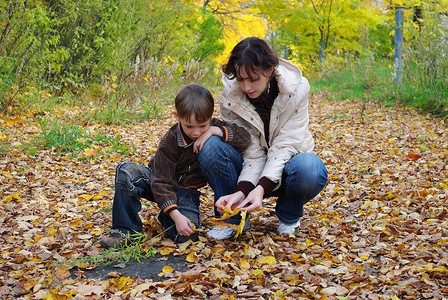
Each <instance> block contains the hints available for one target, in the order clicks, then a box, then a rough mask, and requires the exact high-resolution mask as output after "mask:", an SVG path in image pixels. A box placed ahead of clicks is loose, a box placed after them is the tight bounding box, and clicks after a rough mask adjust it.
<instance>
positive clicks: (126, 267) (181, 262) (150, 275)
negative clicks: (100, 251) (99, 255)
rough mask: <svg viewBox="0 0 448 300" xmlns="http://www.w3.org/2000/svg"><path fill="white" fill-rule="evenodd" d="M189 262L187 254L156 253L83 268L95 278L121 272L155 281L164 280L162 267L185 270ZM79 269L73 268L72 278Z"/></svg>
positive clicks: (89, 276) (122, 274)
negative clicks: (86, 268) (161, 276)
mask: <svg viewBox="0 0 448 300" xmlns="http://www.w3.org/2000/svg"><path fill="white" fill-rule="evenodd" d="M189 265H191V264H189V263H188V262H187V261H186V258H185V256H173V255H160V254H155V255H154V256H151V257H149V258H145V259H140V262H139V261H136V260H129V261H127V262H116V263H112V264H110V265H107V266H97V267H96V268H94V269H91V270H85V269H83V270H82V271H83V273H84V274H83V275H84V276H85V277H86V278H92V279H93V278H94V279H101V280H106V279H109V278H111V276H109V275H108V274H110V273H111V272H117V273H120V276H124V277H134V276H135V277H138V278H141V279H152V280H154V281H163V278H160V277H159V276H158V275H159V273H161V272H162V268H163V267H165V266H170V267H172V268H173V269H174V271H178V272H185V271H186V270H187V269H188V267H189ZM79 271H80V270H79V269H76V268H74V269H72V271H71V275H72V278H76V277H77V276H79Z"/></svg>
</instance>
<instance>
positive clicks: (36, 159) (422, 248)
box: [0, 96, 448, 299]
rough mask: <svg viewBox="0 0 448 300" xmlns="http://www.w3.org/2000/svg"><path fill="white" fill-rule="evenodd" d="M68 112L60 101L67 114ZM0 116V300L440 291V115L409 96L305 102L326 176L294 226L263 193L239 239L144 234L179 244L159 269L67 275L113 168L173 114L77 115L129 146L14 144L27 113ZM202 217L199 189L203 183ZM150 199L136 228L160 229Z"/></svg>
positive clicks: (82, 252)
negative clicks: (390, 102)
mask: <svg viewBox="0 0 448 300" xmlns="http://www.w3.org/2000/svg"><path fill="white" fill-rule="evenodd" d="M76 114H82V112H81V111H76V109H71V110H70V111H69V110H67V111H63V112H60V113H59V115H58V116H59V117H60V118H73V117H74V116H75V117H76ZM39 117H41V116H40V115H38V114H36V115H35V116H28V117H24V118H15V119H7V118H3V119H2V120H0V122H1V123H0V143H1V145H2V149H7V151H2V152H0V195H1V197H0V202H1V205H0V237H1V256H0V298H2V299H16V298H23V299H27V298H29V299H69V298H74V299H83V298H93V299H113V298H115V299H121V298H126V299H143V298H157V299H158V298H163V297H165V299H169V298H170V297H172V298H185V299H187V298H188V299H190V298H210V299H261V298H264V299H297V298H301V297H303V298H315V299H425V298H426V299H443V298H444V297H448V249H447V242H448V234H447V231H448V228H447V212H448V204H447V203H446V200H447V199H448V167H447V164H448V145H447V143H448V128H447V124H446V122H444V121H443V120H439V119H434V118H432V117H430V116H421V115H418V114H417V113H416V112H414V111H412V110H409V109H400V108H384V107H380V106H379V105H377V104H374V103H368V104H367V106H366V107H363V104H362V103H359V102H354V101H346V102H332V101H329V100H326V98H325V96H313V97H311V101H310V118H311V123H310V126H311V130H312V132H313V134H314V136H315V139H316V152H317V153H318V154H319V156H320V157H321V158H322V159H323V160H324V162H325V163H326V165H327V168H328V173H329V181H328V184H327V186H326V187H325V189H324V190H323V191H322V193H321V194H320V195H319V196H318V197H317V198H315V199H314V200H313V201H311V202H310V203H309V204H307V205H306V206H305V217H304V218H303V220H302V229H301V230H300V232H299V233H298V235H297V236H295V237H292V236H278V235H277V234H276V233H275V229H276V224H277V219H276V217H275V214H274V212H273V209H272V208H273V203H274V201H275V199H269V200H268V201H266V204H265V209H264V210H262V211H260V212H257V213H254V214H252V215H251V216H250V217H251V220H252V225H253V230H252V231H251V232H243V233H242V235H241V236H240V237H239V239H238V241H233V242H231V241H226V242H217V241H212V240H207V239H206V238H203V239H201V240H200V241H198V242H195V243H187V244H181V245H175V244H174V243H172V242H170V241H169V240H167V239H165V238H163V237H162V238H156V239H152V240H150V241H149V243H152V244H153V246H154V247H155V249H156V251H158V252H159V253H162V254H168V253H171V254H173V255H176V256H183V257H185V259H187V257H189V261H193V262H188V265H189V269H188V271H186V272H183V273H181V272H178V271H177V270H175V269H174V270H170V269H169V268H166V269H165V270H164V271H165V272H162V273H161V274H160V280H158V281H153V280H143V279H139V278H135V277H119V276H118V277H111V278H108V279H103V280H100V279H87V278H86V277H85V276H83V272H82V271H81V272H77V273H76V277H70V276H69V272H68V270H67V264H65V263H66V262H67V261H70V260H73V259H74V258H76V257H87V256H90V255H95V254H98V253H101V251H104V249H103V248H101V247H100V245H99V243H97V241H98V238H99V237H100V236H101V235H102V234H105V233H107V231H108V228H109V226H110V224H111V211H110V208H111V203H112V198H113V179H114V171H115V167H116V165H117V164H118V163H120V162H122V161H129V160H132V161H136V162H139V163H146V162H147V161H148V159H149V157H150V156H151V155H152V154H153V153H154V151H155V149H156V147H157V142H158V141H159V140H160V138H161V136H162V134H163V133H164V132H165V131H166V129H167V128H168V127H169V126H170V125H172V124H173V122H175V121H174V119H173V118H172V116H171V114H170V113H169V112H168V113H167V114H166V117H165V118H164V119H162V120H154V121H151V122H144V123H141V124H137V125H135V124H133V125H130V126H104V125H88V126H87V125H86V128H85V129H86V130H87V131H88V132H89V133H90V134H101V135H107V136H120V137H121V143H123V144H126V145H128V146H129V149H130V151H129V153H127V154H119V153H118V152H114V151H106V149H103V148H101V147H100V145H92V146H91V148H88V149H85V150H83V151H81V152H78V153H76V154H75V155H73V154H71V153H66V154H58V153H57V152H56V151H55V150H52V149H44V148H42V149H36V151H33V152H31V151H27V150H26V149H23V147H22V145H23V144H25V143H27V142H29V141H31V140H32V139H33V138H34V137H35V136H36V135H38V134H39V132H40V127H39V125H38V122H37V118H39ZM202 199H203V204H202V212H203V225H204V227H206V228H207V227H208V228H209V227H210V226H212V223H211V221H210V219H211V217H212V205H213V200H212V194H211V192H210V190H209V189H204V190H203V198H202ZM157 212H158V209H157V207H155V206H154V205H152V204H150V205H149V206H143V211H142V213H141V215H142V218H143V219H145V220H146V221H145V233H147V234H148V235H149V236H156V235H157V234H159V233H160V232H161V229H160V227H159V226H158V225H157V222H156V221H155V218H154V216H155V215H156V214H157Z"/></svg>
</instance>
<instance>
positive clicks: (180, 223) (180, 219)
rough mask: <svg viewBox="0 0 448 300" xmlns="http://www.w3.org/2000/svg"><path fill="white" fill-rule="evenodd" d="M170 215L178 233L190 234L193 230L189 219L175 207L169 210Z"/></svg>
mask: <svg viewBox="0 0 448 300" xmlns="http://www.w3.org/2000/svg"><path fill="white" fill-rule="evenodd" d="M170 217H171V218H172V219H173V220H174V223H176V230H177V232H178V233H179V234H180V235H183V236H190V235H192V234H193V233H194V232H195V229H194V225H193V223H192V222H191V221H190V219H188V218H187V217H186V216H184V215H183V214H181V213H180V211H178V210H177V209H176V210H173V211H172V212H170Z"/></svg>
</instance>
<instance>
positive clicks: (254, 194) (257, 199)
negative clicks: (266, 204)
mask: <svg viewBox="0 0 448 300" xmlns="http://www.w3.org/2000/svg"><path fill="white" fill-rule="evenodd" d="M263 196H264V188H263V187H262V186H261V185H257V187H256V188H255V189H253V190H252V191H251V192H250V193H249V195H247V197H246V199H244V201H242V202H241V203H240V204H239V205H238V206H237V207H238V208H241V209H246V210H247V212H248V213H249V212H253V211H259V210H261V209H262V208H263ZM249 203H250V205H249V206H247V207H245V206H246V205H247V204H249Z"/></svg>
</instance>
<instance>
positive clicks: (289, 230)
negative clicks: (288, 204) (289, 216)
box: [278, 219, 300, 234]
mask: <svg viewBox="0 0 448 300" xmlns="http://www.w3.org/2000/svg"><path fill="white" fill-rule="evenodd" d="M297 228H300V219H299V220H297V222H295V223H294V224H285V223H283V222H282V221H279V222H278V234H284V233H286V234H295V232H296V229H297Z"/></svg>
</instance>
